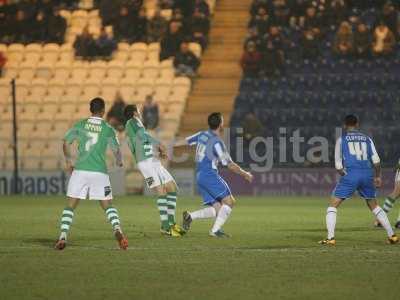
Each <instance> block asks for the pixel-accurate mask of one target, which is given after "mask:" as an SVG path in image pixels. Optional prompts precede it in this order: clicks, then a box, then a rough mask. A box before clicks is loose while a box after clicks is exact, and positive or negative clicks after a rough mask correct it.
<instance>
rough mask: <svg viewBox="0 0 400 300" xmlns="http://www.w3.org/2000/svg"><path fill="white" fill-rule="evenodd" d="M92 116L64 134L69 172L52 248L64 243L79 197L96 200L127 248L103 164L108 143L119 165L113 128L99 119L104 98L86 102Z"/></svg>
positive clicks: (126, 241) (61, 246) (122, 245)
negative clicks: (74, 145) (75, 152)
mask: <svg viewBox="0 0 400 300" xmlns="http://www.w3.org/2000/svg"><path fill="white" fill-rule="evenodd" d="M90 112H91V113H92V116H91V117H90V118H87V119H83V120H81V121H78V122H77V123H75V125H74V126H73V127H72V128H71V129H70V130H68V132H67V133H66V134H65V136H64V144H63V151H64V156H65V161H66V169H67V171H68V172H70V173H71V177H70V179H69V183H68V190H67V196H68V200H67V206H66V207H65V208H64V210H63V212H62V217H61V233H60V237H59V239H58V241H57V243H56V245H55V248H56V249H58V250H62V249H64V248H65V246H66V243H67V235H68V232H69V230H70V227H71V224H72V219H73V217H74V210H75V208H76V207H77V206H78V204H79V201H80V200H85V199H87V198H89V199H90V200H99V202H100V205H101V207H102V208H103V209H104V211H105V213H106V216H107V219H108V220H109V222H110V223H111V225H112V228H113V231H114V235H115V237H116V239H117V241H118V243H119V246H120V248H121V249H124V250H125V249H127V248H128V240H127V239H126V238H125V236H124V235H123V233H122V230H121V224H120V220H119V216H118V212H117V210H116V209H115V208H114V207H113V206H112V191H111V185H110V178H109V176H108V173H107V166H106V159H105V157H106V150H107V146H110V147H111V149H112V151H113V153H114V155H115V157H116V161H117V165H118V166H119V167H122V155H121V151H120V148H119V142H118V139H117V136H116V133H115V131H114V129H113V128H112V127H111V126H110V125H108V124H107V122H106V121H104V120H103V116H104V112H105V104H104V100H103V99H101V98H95V99H93V100H92V101H91V102H90ZM74 141H78V157H77V159H76V161H75V165H73V164H72V161H71V154H70V153H71V152H70V149H69V147H70V144H72V143H73V142H74Z"/></svg>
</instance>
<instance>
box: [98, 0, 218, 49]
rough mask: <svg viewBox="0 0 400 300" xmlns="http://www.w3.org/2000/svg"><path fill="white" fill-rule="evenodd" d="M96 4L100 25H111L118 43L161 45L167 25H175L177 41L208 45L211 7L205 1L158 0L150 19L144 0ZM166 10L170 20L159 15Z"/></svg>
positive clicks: (166, 33)
mask: <svg viewBox="0 0 400 300" xmlns="http://www.w3.org/2000/svg"><path fill="white" fill-rule="evenodd" d="M97 5H98V7H99V10H100V16H101V19H102V23H103V26H112V27H113V31H114V34H115V37H116V39H117V40H118V41H127V42H130V43H132V42H160V41H162V40H163V39H164V38H165V37H166V35H168V34H169V33H170V30H169V29H168V28H171V26H170V24H171V23H176V25H175V27H177V31H178V32H179V38H180V39H185V40H186V41H190V42H198V43H200V44H201V45H202V47H203V48H205V47H206V46H207V42H208V39H207V35H208V31H209V29H210V8H209V6H208V4H207V2H206V1H205V0H159V1H158V9H156V11H155V12H154V15H153V16H152V17H151V18H149V19H148V18H147V17H146V10H145V8H144V6H143V0H99V1H97ZM166 9H168V10H171V11H172V16H171V19H170V20H167V19H166V18H165V17H163V15H162V14H161V10H166ZM174 33H176V32H174ZM178 48H179V47H178Z"/></svg>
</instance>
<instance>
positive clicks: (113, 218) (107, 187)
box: [88, 172, 128, 250]
mask: <svg viewBox="0 0 400 300" xmlns="http://www.w3.org/2000/svg"><path fill="white" fill-rule="evenodd" d="M88 178H89V179H88V181H89V199H90V200H98V201H99V203H100V206H101V207H102V208H103V210H104V212H105V214H106V217H107V219H108V221H109V222H110V224H111V226H112V229H113V232H114V236H115V238H116V240H117V241H118V244H119V247H120V248H121V249H123V250H126V249H127V248H128V240H127V239H126V237H125V236H124V235H123V233H122V229H121V221H120V218H119V214H118V211H117V209H116V208H115V207H114V206H113V204H112V199H113V195H112V190H111V183H110V177H109V176H108V175H107V174H103V173H97V172H90V173H89V174H88Z"/></svg>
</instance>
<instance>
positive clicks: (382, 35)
mask: <svg viewBox="0 0 400 300" xmlns="http://www.w3.org/2000/svg"><path fill="white" fill-rule="evenodd" d="M395 44H396V39H395V37H394V34H393V32H392V31H391V30H390V29H389V27H387V26H386V25H385V23H384V22H383V21H381V22H380V23H379V25H378V26H377V27H376V28H375V31H374V41H373V43H372V53H373V54H374V55H389V54H392V53H393V50H394V46H395Z"/></svg>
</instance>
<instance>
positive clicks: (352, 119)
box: [344, 115, 358, 126]
mask: <svg viewBox="0 0 400 300" xmlns="http://www.w3.org/2000/svg"><path fill="white" fill-rule="evenodd" d="M357 124H358V117H357V116H356V115H347V116H346V117H345V118H344V125H346V126H356V125H357Z"/></svg>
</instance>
